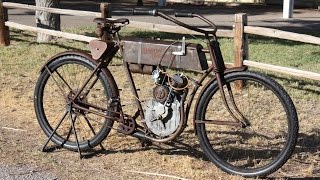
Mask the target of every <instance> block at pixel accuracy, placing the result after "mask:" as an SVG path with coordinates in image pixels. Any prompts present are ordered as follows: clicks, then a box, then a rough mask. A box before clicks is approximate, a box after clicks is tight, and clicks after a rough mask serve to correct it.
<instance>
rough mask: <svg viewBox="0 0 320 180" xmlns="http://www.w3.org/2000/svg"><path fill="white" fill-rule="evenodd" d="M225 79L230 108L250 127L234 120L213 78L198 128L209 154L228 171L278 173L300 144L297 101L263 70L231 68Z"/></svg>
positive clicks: (200, 110)
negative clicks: (249, 70) (240, 86)
mask: <svg viewBox="0 0 320 180" xmlns="http://www.w3.org/2000/svg"><path fill="white" fill-rule="evenodd" d="M225 82H226V84H225V85H224V92H225V94H226V98H227V101H228V105H229V106H230V107H231V111H232V112H233V113H234V114H236V116H237V118H238V119H241V115H239V113H237V110H236V109H238V110H239V112H240V113H241V114H242V115H243V117H244V119H245V121H246V123H247V124H248V126H247V127H241V126H236V125H235V124H236V123H234V122H236V121H235V120H234V119H233V117H231V115H230V113H229V112H228V111H227V109H226V107H225V105H224V103H223V101H222V97H221V93H220V90H219V88H218V84H217V82H216V81H213V82H212V83H211V84H210V85H209V86H207V87H206V89H205V90H204V91H203V93H202V94H201V95H200V96H201V97H200V99H199V104H198V106H197V109H196V120H197V121H196V122H198V123H196V130H197V135H198V138H199V141H200V144H201V147H202V149H203V151H204V153H205V154H206V156H207V157H208V158H209V159H210V160H211V161H212V162H213V163H214V164H215V165H217V166H218V167H219V168H220V169H222V170H223V171H225V172H227V173H231V174H237V175H241V176H246V177H257V176H266V175H268V174H271V173H273V172H274V171H276V170H277V169H279V168H280V167H281V166H282V165H283V164H284V163H285V162H286V161H287V160H288V159H289V157H290V156H291V155H292V153H293V150H294V147H295V144H296V140H297V136H298V118H297V113H296V110H295V107H294V104H293V102H292V100H291V99H290V97H289V95H288V94H287V93H286V91H285V90H284V89H283V88H282V87H281V86H280V85H279V84H278V83H277V82H275V81H274V80H272V79H270V78H268V77H266V76H263V75H261V74H259V73H252V72H235V73H230V74H227V75H226V76H225ZM241 82H242V83H243V84H244V85H243V87H242V88H241V89H240V88H238V85H239V83H241ZM229 85H230V86H229ZM228 86H229V87H230V88H227V87H228ZM230 89H231V90H230ZM230 95H231V96H230ZM232 96H233V99H234V103H233V102H232ZM204 121H211V122H206V123H204Z"/></svg>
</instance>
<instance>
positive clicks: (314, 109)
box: [0, 65, 320, 179]
mask: <svg viewBox="0 0 320 180" xmlns="http://www.w3.org/2000/svg"><path fill="white" fill-rule="evenodd" d="M31 66H32V65H31ZM31 66H30V67H26V69H27V70H25V71H20V72H16V71H14V70H16V69H17V68H21V65H19V66H16V65H12V66H11V67H10V69H11V70H12V71H8V69H6V70H4V71H1V72H0V74H1V78H0V84H1V89H0V93H1V96H0V105H1V109H0V114H1V116H0V120H1V121H0V152H1V153H0V159H1V162H0V178H4V179H7V178H12V179H24V177H32V178H34V179H37V177H39V176H40V177H42V178H44V179H55V178H58V179H174V178H175V177H178V178H180V179H182V178H185V179H242V178H241V177H237V176H231V175H228V174H225V173H223V172H222V171H221V170H219V169H218V168H217V167H216V166H214V165H213V164H212V163H211V162H209V161H208V160H206V158H205V157H204V155H203V153H202V151H201V150H200V148H199V143H198V140H197V137H196V135H195V134H194V131H193V128H192V126H191V127H188V128H187V129H186V131H185V132H184V133H183V134H182V135H181V137H179V138H178V139H177V140H176V141H175V142H174V143H173V144H157V143H156V144H153V145H152V146H150V147H147V148H145V147H141V145H140V143H139V141H137V139H135V138H133V137H128V136H124V135H121V134H119V133H116V132H115V131H113V132H112V133H111V135H109V136H108V137H107V139H106V140H105V141H104V143H103V146H104V147H105V148H106V151H102V152H96V153H93V154H91V155H90V154H88V155H87V156H86V158H84V159H79V155H78V153H76V152H71V151H68V150H65V149H55V150H53V151H52V152H47V153H45V152H41V151H40V149H41V148H42V146H43V144H44V143H45V140H46V137H45V135H44V133H43V132H42V130H41V129H40V127H39V125H38V123H37V120H36V117H35V114H34V110H33V91H34V86H35V81H36V78H37V75H38V74H37V70H38V68H39V67H31ZM119 68H120V67H117V66H114V67H111V69H112V72H113V73H114V74H115V77H121V76H120V74H119V73H120V69H119ZM119 81H121V80H119ZM286 88H287V89H289V90H290V87H286ZM301 92H303V93H308V90H304V89H301ZM315 93H319V91H317V92H315ZM293 99H294V101H295V104H296V106H297V109H298V113H299V120H300V137H299V142H298V145H297V148H296V150H295V153H294V155H293V157H292V158H291V159H290V160H289V161H288V163H287V164H286V165H284V166H283V168H281V169H280V170H278V171H277V172H276V173H274V174H272V175H271V176H270V177H275V178H284V179H286V178H315V179H317V178H319V177H320V154H319V153H320V149H319V148H320V129H319V117H320V110H319V108H318V107H319V104H320V99H319V94H318V98H315V99H304V98H303V97H302V98H301V97H300V98H299V96H296V97H293ZM96 150H97V151H98V150H99V148H97V149H96ZM8 167H10V168H9V169H11V171H9V170H6V168H7V169H8ZM12 168H13V169H15V168H16V169H18V168H22V170H21V169H20V170H16V171H14V173H12ZM1 172H4V173H6V174H3V175H1ZM146 173H156V175H155V174H146ZM164 175H166V176H164ZM168 175H170V176H175V177H168Z"/></svg>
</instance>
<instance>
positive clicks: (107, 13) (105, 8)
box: [100, 3, 112, 41]
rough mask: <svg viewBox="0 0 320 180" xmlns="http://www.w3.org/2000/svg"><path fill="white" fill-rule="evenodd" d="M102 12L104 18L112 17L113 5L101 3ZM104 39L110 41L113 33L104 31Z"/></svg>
mask: <svg viewBox="0 0 320 180" xmlns="http://www.w3.org/2000/svg"><path fill="white" fill-rule="evenodd" d="M100 12H101V17H102V18H111V16H112V15H111V6H110V3H101V4H100ZM101 39H102V40H104V41H108V40H110V39H111V35H110V34H107V33H104V35H103V36H102V38H101Z"/></svg>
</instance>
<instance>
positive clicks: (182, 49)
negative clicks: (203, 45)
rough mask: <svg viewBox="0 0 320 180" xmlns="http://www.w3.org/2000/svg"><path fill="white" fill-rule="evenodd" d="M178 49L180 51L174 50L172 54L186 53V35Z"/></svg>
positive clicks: (181, 54)
mask: <svg viewBox="0 0 320 180" xmlns="http://www.w3.org/2000/svg"><path fill="white" fill-rule="evenodd" d="M178 49H179V50H180V51H175V52H172V54H173V55H176V56H184V55H186V38H185V37H184V36H183V37H182V43H181V46H178Z"/></svg>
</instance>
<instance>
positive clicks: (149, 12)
mask: <svg viewBox="0 0 320 180" xmlns="http://www.w3.org/2000/svg"><path fill="white" fill-rule="evenodd" d="M133 14H134V15H150V16H160V17H162V18H164V19H166V20H168V21H171V22H173V23H175V24H177V25H179V26H182V27H185V28H187V29H190V30H193V31H197V32H200V33H203V34H206V35H207V34H214V35H215V33H216V32H217V26H216V25H215V24H214V23H213V22H211V21H210V20H209V19H207V18H205V17H203V16H201V15H199V14H194V13H183V12H176V13H175V17H192V18H193V17H197V18H199V19H200V20H202V21H203V22H205V23H207V24H208V25H209V26H211V27H212V29H213V30H205V29H201V28H198V27H195V26H190V25H188V24H185V23H183V22H181V21H179V20H177V19H175V18H173V17H171V16H168V15H167V14H164V13H162V12H159V11H158V9H154V10H142V9H134V10H133Z"/></svg>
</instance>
